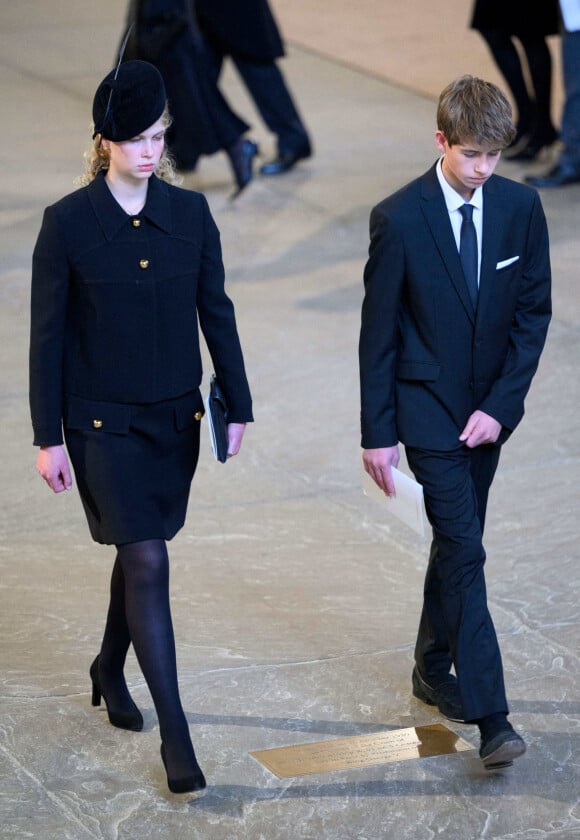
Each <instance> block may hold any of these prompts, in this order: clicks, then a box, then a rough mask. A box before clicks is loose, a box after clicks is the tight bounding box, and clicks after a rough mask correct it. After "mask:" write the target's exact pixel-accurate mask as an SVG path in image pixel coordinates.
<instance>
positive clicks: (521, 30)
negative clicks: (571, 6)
mask: <svg viewBox="0 0 580 840" xmlns="http://www.w3.org/2000/svg"><path fill="white" fill-rule="evenodd" d="M471 28H472V29H477V30H478V31H479V32H486V31H488V32H489V31H494V32H501V33H503V34H504V35H515V36H516V37H517V36H518V35H524V36H525V35H536V36H537V35H541V36H546V35H557V34H558V31H559V6H558V0H541V2H539V3H530V2H528V0H476V2H475V6H474V9H473V17H472V20H471Z"/></svg>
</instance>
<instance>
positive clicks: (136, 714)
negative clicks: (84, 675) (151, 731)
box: [89, 654, 143, 732]
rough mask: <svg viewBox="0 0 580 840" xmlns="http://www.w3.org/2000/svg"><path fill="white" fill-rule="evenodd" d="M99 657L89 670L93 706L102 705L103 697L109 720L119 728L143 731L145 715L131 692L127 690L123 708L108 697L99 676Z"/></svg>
mask: <svg viewBox="0 0 580 840" xmlns="http://www.w3.org/2000/svg"><path fill="white" fill-rule="evenodd" d="M99 659H100V654H99V655H98V656H97V657H96V658H95V661H94V662H93V664H92V665H91V668H90V671H89V673H90V675H91V682H92V684H93V694H92V698H91V704H92V705H93V706H100V705H101V697H102V698H103V700H104V701H105V706H106V707H107V714H108V715H109V721H110V723H111V724H112V725H113V726H117V727H118V728H119V729H129V730H131V732H141V730H142V729H143V715H142V714H141V712H140V711H139V709H138V708H137V706H136V705H135V703H134V702H133V700H132V699H131V697H130V696H129V692H127V702H126V704H125V705H124V706H123V708H121V707H119V708H114V707H113V705H112V703H111V700H110V698H109V699H107V697H106V695H105V693H104V691H103V689H102V687H101V680H100V678H99Z"/></svg>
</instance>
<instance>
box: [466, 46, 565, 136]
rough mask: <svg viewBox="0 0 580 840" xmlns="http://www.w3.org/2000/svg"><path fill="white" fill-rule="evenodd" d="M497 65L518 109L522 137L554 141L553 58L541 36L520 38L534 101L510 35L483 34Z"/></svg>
mask: <svg viewBox="0 0 580 840" xmlns="http://www.w3.org/2000/svg"><path fill="white" fill-rule="evenodd" d="M481 35H482V37H483V38H484V39H485V41H486V43H487V45H488V47H489V49H490V50H491V53H492V55H493V58H494V60H495V63H496V64H497V66H498V68H499V69H500V71H501V73H502V75H503V76H504V78H505V80H506V82H507V84H508V86H509V88H510V90H511V92H512V95H513V97H514V99H515V102H516V106H517V109H518V134H528V133H533V134H534V135H535V137H536V138H537V139H540V140H548V139H549V140H550V141H551V140H553V139H554V138H555V133H556V132H555V129H554V126H553V125H552V118H551V92H552V57H551V55H550V50H549V48H548V45H547V43H546V40H545V38H543V37H542V36H541V35H538V36H533V35H527V36H523V35H522V36H521V37H520V36H518V40H519V41H520V43H521V45H522V47H523V50H524V53H525V55H526V60H527V63H528V67H529V71H530V77H531V82H532V87H533V91H534V92H533V97H531V96H530V94H529V93H528V88H527V85H526V81H525V78H524V73H523V70H522V64H521V61H520V56H519V53H518V51H517V49H516V47H515V45H514V43H513V41H512V39H511V38H510V36H509V35H504V34H503V33H502V32H496V31H486V32H481Z"/></svg>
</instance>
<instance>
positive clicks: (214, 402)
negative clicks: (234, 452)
mask: <svg viewBox="0 0 580 840" xmlns="http://www.w3.org/2000/svg"><path fill="white" fill-rule="evenodd" d="M206 407H207V423H208V426H209V435H210V442H211V448H212V452H213V454H214V457H215V459H216V461H221V463H222V464H225V462H226V461H227V458H228V406H227V403H226V398H225V396H224V392H223V391H222V389H221V388H220V385H219V382H218V381H217V379H216V378H215V374H214V375H213V376H212V378H211V380H210V383H209V394H208V395H207V400H206Z"/></svg>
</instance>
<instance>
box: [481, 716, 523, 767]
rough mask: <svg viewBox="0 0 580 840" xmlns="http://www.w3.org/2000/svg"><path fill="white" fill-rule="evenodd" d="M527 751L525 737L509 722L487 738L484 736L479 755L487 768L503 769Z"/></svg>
mask: <svg viewBox="0 0 580 840" xmlns="http://www.w3.org/2000/svg"><path fill="white" fill-rule="evenodd" d="M525 751H526V745H525V743H524V741H523V739H522V738H520V736H519V735H518V733H517V732H515V731H514V730H513V728H512V727H511V725H510V724H509V723H508V724H507V728H504V729H501V730H500V731H499V732H496V733H495V734H490V735H488V736H487V737H485V738H484V737H483V736H482V738H481V746H480V748H479V757H480V758H481V760H482V761H483V766H484V767H485V769H486V770H501V769H502V768H503V767H511V765H512V764H513V763H514V758H519V757H520V755H523V754H524V753H525Z"/></svg>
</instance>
